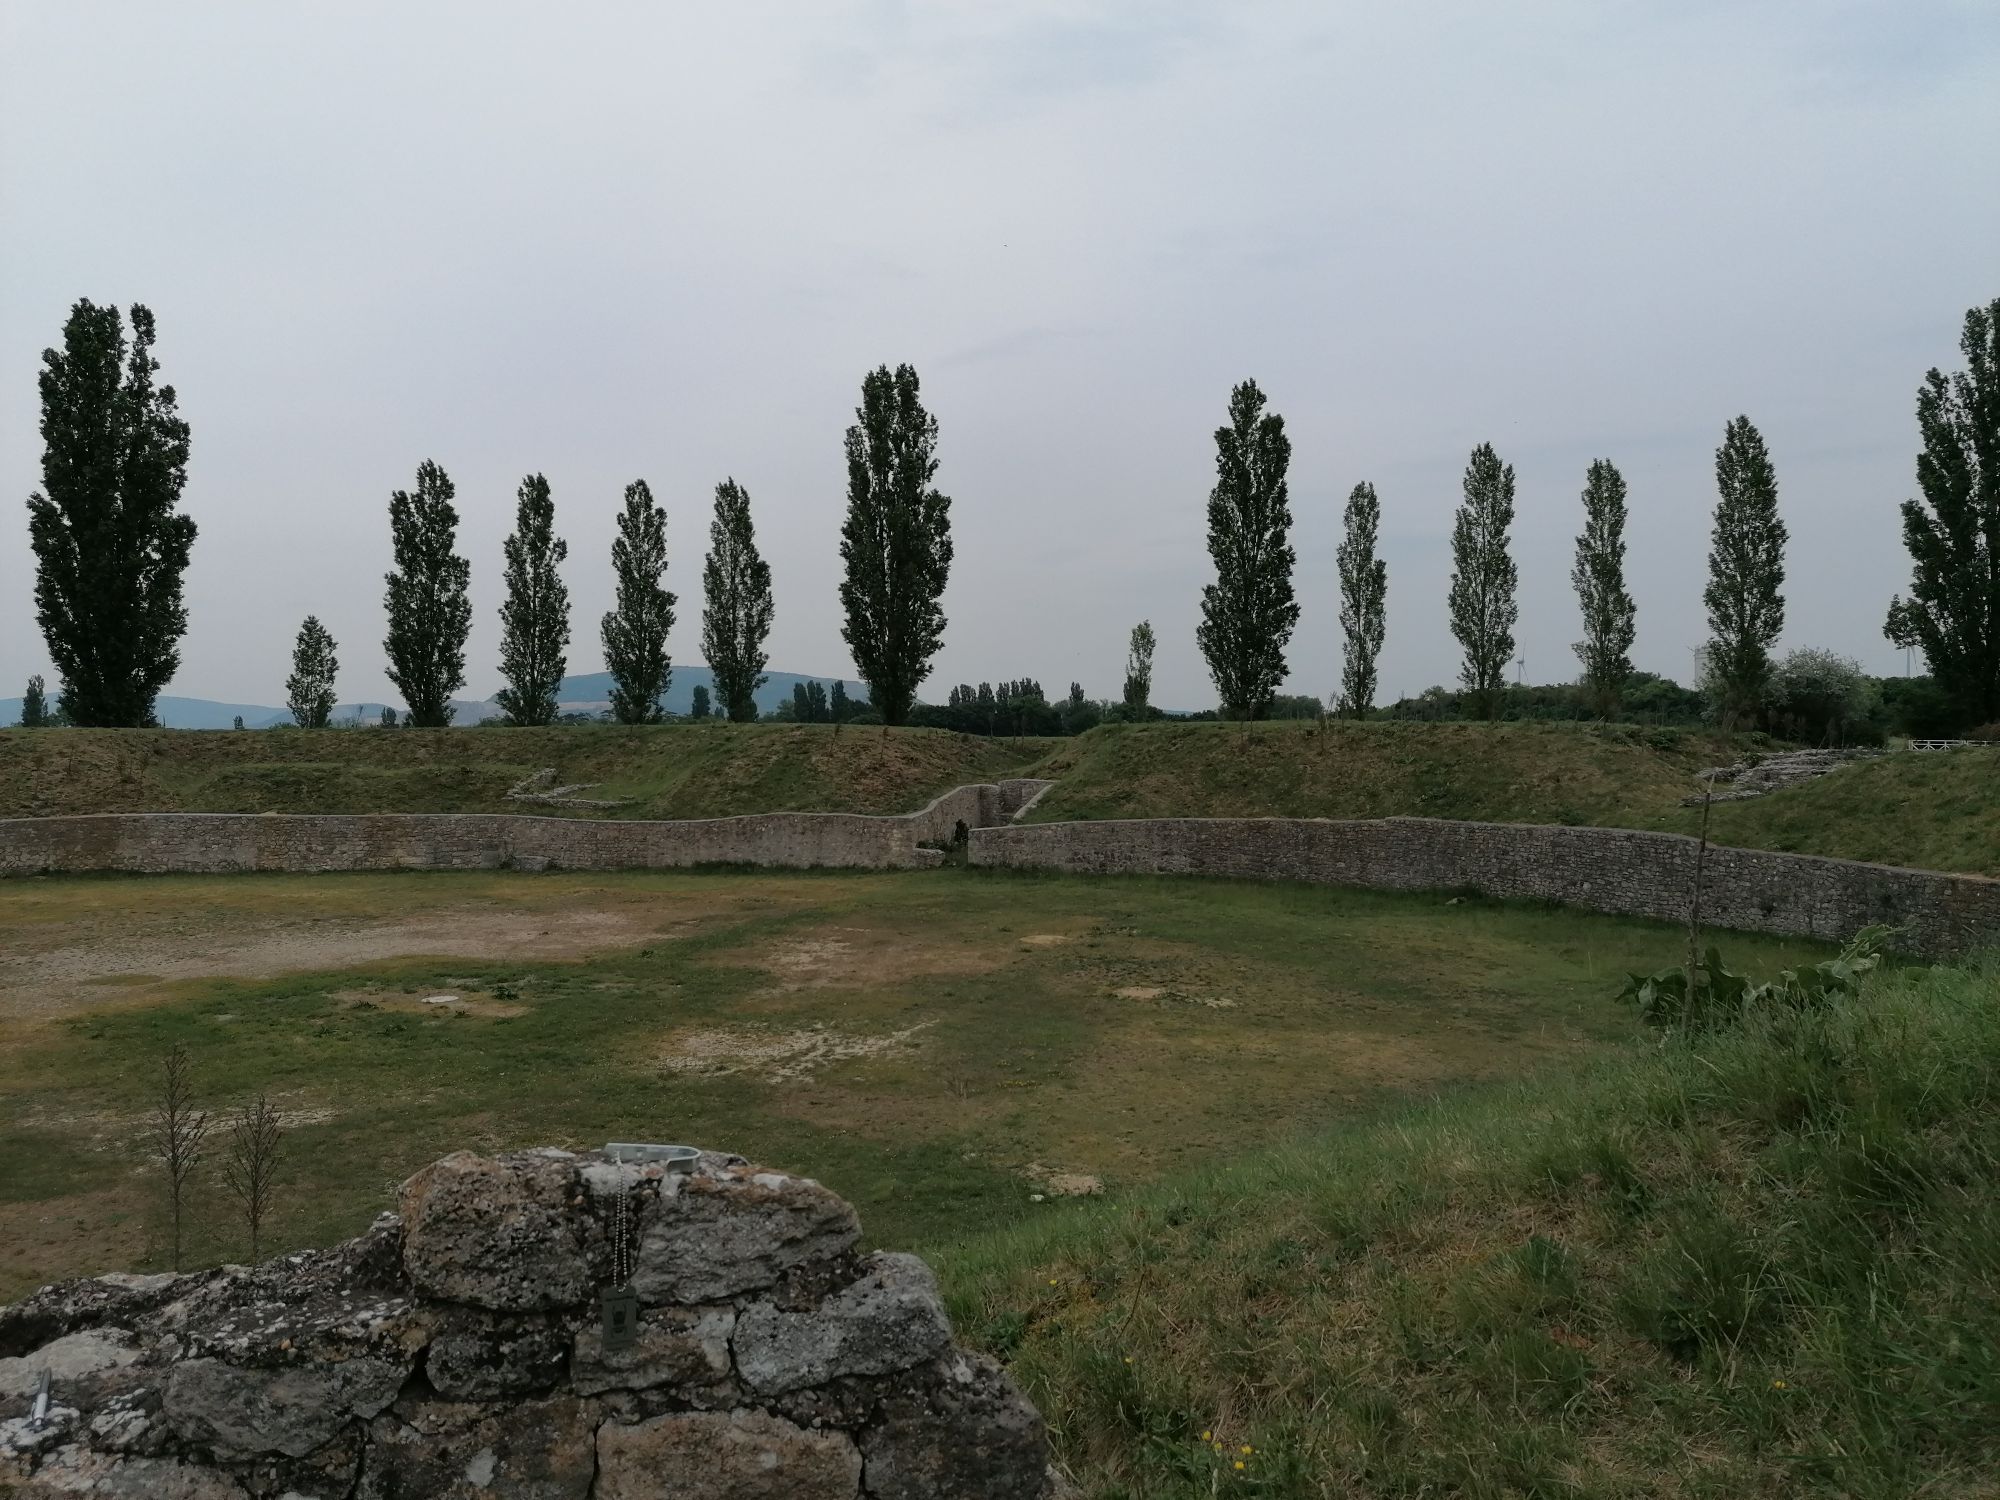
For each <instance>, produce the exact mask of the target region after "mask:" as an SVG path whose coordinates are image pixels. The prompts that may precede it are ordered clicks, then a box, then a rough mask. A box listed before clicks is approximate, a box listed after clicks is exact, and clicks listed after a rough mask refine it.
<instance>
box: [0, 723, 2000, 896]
mask: <svg viewBox="0 0 2000 1500" xmlns="http://www.w3.org/2000/svg"><path fill="white" fill-rule="evenodd" d="M1758 748H1759V746H1758V745H1757V744H1756V743H1754V742H1752V741H1750V740H1747V739H1736V740H1731V739H1728V738H1725V737H1723V736H1720V735H1715V734H1702V733H1692V732H1689V731H1683V730H1675V729H1645V728H1638V727H1634V726H1631V725H1571V724H1494V725H1487V724H1404V723H1373V724H1352V723H1347V722H1344V721H1336V722H1334V723H1332V724H1330V725H1328V726H1327V727H1326V728H1324V729H1322V728H1321V727H1320V726H1318V725H1316V724H1303V723H1297V722H1288V723H1276V724H1259V725H1254V726H1249V727H1245V726H1242V725H1227V724H1152V725H1143V726H1140V725H1114V726H1108V727H1106V728H1103V729H1099V730H1094V731H1092V732H1091V733H1090V734H1087V735H1083V736H1080V737H1079V738H1077V739H1074V740H988V739H981V738H976V737H972V736H966V735H958V734H951V733H946V732H943V731H938V730H921V729H899V730H891V731H889V732H888V733H886V734H885V733H884V732H883V731H882V730H881V729H879V728H868V729H853V728H849V729H844V730H842V731H841V732H840V733H838V734H836V733H834V731H833V730H832V729H831V728H829V727H827V726H822V725H811V726H803V725H784V724H760V725H750V726H745V727H741V728H736V727H726V726H723V725H720V724H714V725H708V726H694V725H663V726H659V727H655V728H643V729H625V728H617V727H613V726H590V727H575V728H568V727H566V728H560V729H452V730H430V731H426V730H396V731H394V732H390V733H384V732H381V731H379V730H351V731H340V732H333V733H316V734H301V733H297V732H284V731H268V730H267V731H257V732H251V733H244V734H228V733H190V732H180V733H174V732H162V731H148V730H65V731H62V732H59V733H54V734H51V733H48V732H44V731H34V732H27V731H17V732H0V817H23V816H42V815H49V814H56V813H74V812H171V811H188V812H505V811H517V812H518V811H524V810H526V811H535V812H544V813H555V814H565V813H566V814H568V815H571V816H585V817H589V816H595V817H633V818H704V817H723V816H728V815H730V814H734V813H751V812H772V811H780V810H787V809H801V810H817V811H823V812H907V811H910V810H912V809H914V808H917V807H920V806H922V805H923V804H924V803H925V802H926V801H928V800H929V799H930V798H932V797H934V796H936V795H937V794H938V793H939V792H941V791H945V790H947V789H949V788H951V787H953V786H957V785H960V784H962V783H965V782H968V781H986V780H993V779H996V778H999V777H1003V776H1009V775H1019V774H1024V773H1029V774H1035V775H1042V776H1050V777H1054V778H1056V779H1057V780H1058V781H1059V782H1060V785H1058V786H1057V787H1056V789H1055V790H1054V791H1052V792H1051V793H1050V794H1049V795H1048V796H1047V797H1046V798H1044V799H1043V801H1042V803H1041V804H1040V806H1039V807H1038V808H1037V810H1036V813H1035V817H1036V819H1037V820H1038V821H1053V820H1058V819H1069V818H1139V817H1267V816H1268V817H1324V818H1377V817H1394V816H1403V817H1431V818H1470V819H1480V820H1490V821H1494V822H1512V823H1568V824H1580V825H1598V826H1604V827H1614V828H1644V829H1659V830H1666V831H1669V832H1676V833H1692V832H1694V831H1695V829H1696V827H1697V826H1698V823H1699V813H1698V811H1696V810H1694V809H1691V808H1686V807H1683V806H1681V799H1682V798H1683V797H1685V796H1687V795H1688V794H1689V793H1690V792H1691V791H1693V790H1694V789H1695V788H1696V782H1695V779H1694V778H1695V774H1696V773H1697V772H1699V771H1701V770H1703V769H1705V768H1707V767H1709V766H1714V765H1719V764H1725V763H1728V762H1731V761H1734V760H1736V759H1737V758H1738V757H1739V756H1741V755H1743V754H1745V753H1756V751H1757V750H1758ZM1765 748H1768V747H1765ZM544 767H548V768H552V769H553V770H554V771H555V772H556V777H557V779H558V780H559V781H561V782H565V783H569V782H596V783H599V784H600V788H599V790H597V791H594V792H589V793H585V794H584V795H586V796H589V797H601V798H607V799H620V800H622V802H623V805H622V806H620V807H617V808H613V809H609V810H591V809H560V808H547V807H540V806H536V805H533V804H523V803H519V802H510V801H508V800H507V795H506V794H507V790H508V788H510V787H512V786H514V785H515V784H516V783H517V782H519V781H520V780H521V779H522V778H523V777H525V776H528V775H531V774H532V773H534V772H535V771H538V770H540V769H542V768H544ZM1711 832H1712V836H1713V837H1714V838H1715V839H1716V840H1717V841H1718V842H1721V843H1725V844H1737V845H1741V846H1745V847H1749V848H1762V849H1784V850H1793V851H1797V852H1800V853H1807V854H1826V855H1834V856H1838V857H1841V858H1846V859H1866V860H1879V861H1882V862H1884V863H1888V864H1902V865H1913V866H1918V867H1922V868H1928V869H1937V870H1963V871H1971V872H1974V873H1979V874H1994V875H2000V751H1989V750H1966V751H1954V752H1950V753H1947V754H1925V755H1912V754H1892V755H1887V756H1884V757H1882V758H1880V759H1878V760H1873V761H1868V762H1864V763H1862V764H1859V765H1854V766H1849V767H1846V768H1844V769H1842V770H1839V771H1836V772H1835V773H1834V774H1833V775H1831V776H1828V777H1824V778H1822V779H1820V780H1818V781H1814V782H1810V783H1807V784H1806V785H1803V786H1800V787H1795V788H1792V789H1790V790H1788V791H1784V792H1780V793H1777V794H1775V795H1773V796H1770V797H1765V798H1760V799H1758V800H1756V801H1752V802H1743V803H1722V804H1719V805H1718V806H1717V807H1716V808H1715V810H1714V822H1713V827H1712V830H1711Z"/></svg>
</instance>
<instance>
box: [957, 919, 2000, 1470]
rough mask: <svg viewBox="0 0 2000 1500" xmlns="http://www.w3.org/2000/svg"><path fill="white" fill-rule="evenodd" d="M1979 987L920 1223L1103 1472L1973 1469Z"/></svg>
mask: <svg viewBox="0 0 2000 1500" xmlns="http://www.w3.org/2000/svg"><path fill="white" fill-rule="evenodd" d="M1996 998H2000V957H1996V956H1989V957H1988V958H1987V959H1986V960H1985V961H1983V962H1977V961H1975V962H1974V963H1973V964H1971V965H1970V966H1968V967H1965V968H1960V969H1939V970H1926V969H1909V970H1904V971H1901V972H1897V973H1885V974H1881V975H1878V976H1876V977H1874V978H1873V979H1871V980H1870V981H1869V982H1868V983H1867V984H1866V985H1865V988H1864V989H1863V991H1862V993H1861V994H1860V995H1859V996H1858V997H1855V998H1853V999H1851V1000H1847V1001H1843V1002H1840V1003H1838V1004H1837V1005H1835V1006H1834V1007H1833V1008H1831V1009H1830V1010H1828V1011H1825V1012H1822V1013H1819V1014H1813V1015H1805V1016H1795V1015H1779V1016H1763V1017H1755V1018H1753V1019H1752V1020H1751V1022H1750V1023H1749V1024H1747V1025H1746V1026H1745V1027H1743V1028H1742V1029H1741V1030H1738V1031H1734V1032H1730V1033H1726V1034H1723V1035H1719V1036H1711V1037H1708V1038H1706V1039H1702V1040H1699V1041H1688V1040H1685V1039H1682V1040H1675V1041H1669V1042H1668V1043H1666V1044H1665V1045H1662V1044H1660V1043H1658V1042H1651V1043H1649V1044H1648V1045H1646V1046H1644V1047H1639V1048H1625V1049H1619V1050H1617V1051H1614V1052H1610V1053H1606V1054H1600V1055H1598V1056H1596V1057H1593V1058H1590V1059H1588V1060H1586V1061H1583V1062H1579V1063H1577V1064H1575V1065H1572V1066H1569V1067H1567V1068H1565V1067H1560V1066H1557V1067H1551V1068H1548V1069H1545V1070H1544V1071H1542V1072H1540V1073H1538V1074H1536V1075H1535V1076H1534V1077H1532V1078H1529V1079H1525V1080H1523V1081H1521V1082H1518V1083H1514V1084H1507V1085H1497V1086H1488V1087H1483V1088H1472V1089H1468V1090H1460V1091H1456V1092H1455V1093H1452V1094H1450V1095H1447V1096H1446V1097H1444V1098H1443V1099H1441V1100H1439V1101H1437V1102H1434V1103H1430V1104H1424V1105H1419V1106H1416V1107H1413V1108H1411V1109H1408V1110H1404V1111H1401V1112H1399V1113H1397V1114H1396V1115H1395V1116H1393V1117H1392V1118H1390V1119H1387V1120H1384V1121H1379V1122H1371V1123H1367V1124H1362V1125H1356V1126H1343V1127H1338V1128H1335V1129H1333V1130H1331V1131H1329V1132H1327V1133H1325V1134H1323V1135H1321V1136H1320V1137H1319V1138H1318V1139H1316V1140H1312V1141H1308V1142H1300V1143H1293V1144H1290V1145H1287V1146H1284V1147H1279V1148H1274V1149H1271V1150H1266V1151H1257V1152H1251V1153H1248V1154H1245V1155H1241V1156H1232V1157H1229V1158H1227V1159H1224V1160H1221V1161H1218V1162H1216V1163H1214V1164H1213V1165H1211V1166H1210V1167H1209V1168H1208V1169H1206V1170H1203V1171H1199V1172H1188V1173H1182V1174H1179V1175H1176V1176H1175V1177H1173V1178H1172V1179H1170V1180H1168V1181H1165V1182H1162V1183H1159V1184H1156V1185H1154V1186H1152V1187H1150V1188H1146V1189H1142V1190H1139V1191H1136V1192H1133V1193H1130V1194H1128V1195H1126V1196H1124V1197H1123V1198H1121V1199H1118V1200H1116V1201H1113V1202H1108V1203H1103V1204H1092V1205H1089V1206H1087V1207H1083V1208H1079V1209H1077V1210H1076V1211H1075V1212H1073V1213H1070V1214H1066V1215H1064V1216H1061V1217H1053V1216H1051V1217H1045V1218H1039V1219H1033V1220H1029V1221H1027V1222H1024V1223H1021V1224H1018V1225H1016V1226H1014V1227H1012V1228H1010V1229H1007V1230H1002V1231H998V1232H995V1233H993V1234H991V1235H988V1236H986V1237H983V1238H980V1239H976V1240H972V1241H969V1242H965V1243H962V1244H959V1245H955V1246H950V1247H946V1248H945V1250H944V1251H943V1253H942V1254H941V1255H939V1256H938V1257H937V1259H938V1262H939V1265H940V1267H941V1270H942V1274H943V1277H944V1280H945V1283H946V1286H947V1289H948V1294H949V1300H950V1302H951V1306H952V1310H953V1316H954V1318H955V1320H956V1322H957V1324H958V1326H959V1328H960V1329H961V1331H962V1332H964V1333H968V1334H970V1335H971V1336H972V1337H974V1338H975V1339H976V1340H978V1341H979V1342H981V1343H983V1344H984V1345H986V1346H987V1347H988V1348H990V1349H993V1350H996V1351H999V1352H1001V1353H1003V1354H1004V1355H1005V1356H1006V1357H1007V1358H1008V1360H1009V1361H1010V1362H1011V1364H1012V1367H1013V1370H1014V1373H1015V1375H1016V1376H1017V1378H1019V1379H1021V1380H1022V1381H1023V1383H1024V1384H1025V1386H1026V1387H1027V1389H1028V1391H1029V1393H1030V1394H1031V1395H1032V1396H1033V1397H1034V1398H1035V1400H1036V1401H1037V1402H1038V1403H1039V1404H1040V1406H1041V1408H1042V1410H1043V1411H1044V1412H1046V1413H1048V1414H1049V1415H1050V1418H1051V1422H1052V1425H1053V1428H1054V1431H1055V1433H1056V1438H1057V1444H1058V1448H1059V1451H1060V1453H1061V1456H1062V1461H1063V1465H1064V1467H1065V1468H1066V1469H1068V1470H1069V1472H1070V1473H1071V1474H1072V1475H1074V1476H1075V1477H1076V1479H1077V1480H1078V1481H1079V1482H1080V1485H1081V1487H1082V1489H1083V1492H1084V1493H1086V1494H1089V1495H1092V1496H1097V1497H1101V1500H1136V1497H1140V1496H1144V1497H1147V1500H1196V1497H1212V1496H1245V1497H1248V1496H1272V1495H1276V1496H1287V1497H1308V1496H1310V1497H1326V1500H1333V1497H1354V1496H1366V1497H1391V1496H1396V1497H1409V1496H1431V1495H1440V1496H1442V1495H1453V1496H1475V1497H1492V1500H1501V1497H1515V1496H1563V1497H1574V1500H1626V1497H1640V1496H1649V1497H1651V1496H1671V1497H1687V1500H1740V1497H1744V1496H1772V1497H1778V1496H1802V1495H1812V1496H1825V1497H1839V1500H1892V1497H1893V1500H1904V1497H1909V1496H1936V1497H1945V1496H1950V1497H1972V1496H1990V1495H1992V1494H1994V1493H1995V1492H1996V1490H1995V1476H1996V1475H2000V1352H1996V1351H2000V1194H1996V1193H1995V1191H1994V1182H1995V1180H1996V1176H2000V1091H1996V1089H1995V1088H1994V1079H1995V1077H1996V1076H2000V1006H1996V1004H1995V1000H1996Z"/></svg>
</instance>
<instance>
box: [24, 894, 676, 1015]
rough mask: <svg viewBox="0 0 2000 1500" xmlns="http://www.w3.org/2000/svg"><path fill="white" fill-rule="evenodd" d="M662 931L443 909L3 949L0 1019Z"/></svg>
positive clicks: (251, 921)
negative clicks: (166, 989) (196, 986)
mask: <svg viewBox="0 0 2000 1500" xmlns="http://www.w3.org/2000/svg"><path fill="white" fill-rule="evenodd" d="M660 937H661V932H660V922H659V919H658V917H657V916H656V915H653V914H649V913H647V912H645V911H643V910H630V911H624V910H612V911H551V912H532V911H530V912H522V911H510V910H494V909H491V908H485V907H470V908H450V907H446V908H441V909H436V910H432V911H427V912H423V913H421V914H418V915H413V916H407V917H385V918H381V919H375V920H369V919H354V918H346V917H343V918H336V919H329V920H312V919H299V918H275V919H274V918H271V917H268V916H263V917H259V916H243V917H235V918H232V919H231V920H229V921H227V922H212V923H204V924H202V925H201V926H199V927H197V928H195V929H193V930H180V931H169V932H152V933H146V932H141V933H138V934H135V935H132V936H128V937H117V936H107V937H106V938H103V939H101V940H95V941H89V942H70V943H58V944H56V945H54V946H49V947H44V948H41V949H40V950H39V951H34V952H20V951H12V950H10V949H6V948H0V1019H9V1018H17V1019H25V1018H28V1017H47V1016H57V1015H64V1014H67V1013H70V1012H73V1011H79V1010H88V1009H91V1008H94V1007H96V1006H102V1005H113V1004H125V1003H129V1002H132V1001H135V1000H141V999H144V998H146V992H147V991H148V990H151V989H154V988H156V987H159V986H163V985H167V984H171V983H173V982H175V981H177V980H183V979H205V978H210V977H216V978H233V979H264V978H269V977H272V976H274V975H278V974H290V973H300V972H305V971H310V970H315V969H349V968H356V967H359V966H361V965H364V964H370V963H376V962H379V961H381V960H384V959H398V958H433V957H435V958H476V959H488V960H490V959H496V958H521V959H551V958H579V957H583V956H585V955H588V954H591V953H600V952H603V951H604V950H606V949H612V948H625V947H634V946H637V945H639V944H641V943H646V942H656V941H659V940H660Z"/></svg>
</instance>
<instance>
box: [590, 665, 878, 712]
mask: <svg viewBox="0 0 2000 1500" xmlns="http://www.w3.org/2000/svg"><path fill="white" fill-rule="evenodd" d="M801 682H816V683H818V684H819V685H820V686H821V687H823V688H825V689H826V690H827V692H829V693H831V692H832V691H833V684H834V679H833V678H831V677H805V676H801V675H799V674H798V673H796V672H772V673H769V674H767V678H766V681H765V683H764V685H763V686H762V687H761V688H759V689H757V693H756V699H757V711H758V712H759V713H769V712H770V711H771V710H772V709H774V708H776V707H777V706H778V705H779V704H780V703H789V702H790V701H791V698H792V689H793V687H794V686H796V685H797V684H798V683H801ZM697 687H705V688H707V689H708V693H709V698H710V700H711V701H713V699H714V697H715V674H714V673H713V672H711V671H709V670H708V668H707V667H705V666H702V665H701V664H700V663H698V662H690V663H688V664H686V665H684V666H683V665H681V664H679V663H676V664H675V666H674V675H673V680H672V681H670V682H669V683H668V684H667V691H666V694H665V695H664V696H663V697H662V698H661V699H660V707H662V708H663V709H665V710H666V711H667V712H668V713H670V714H684V713H689V712H692V711H693V708H694V690H695V689H696V688H697ZM847 695H848V697H850V698H866V697H867V696H868V689H867V688H865V687H863V686H862V685H861V684H860V683H858V682H849V683H848V684H847ZM558 696H559V697H560V698H561V700H562V703H563V706H564V707H565V708H569V707H575V708H601V707H603V706H604V705H606V704H608V703H609V702H610V701H611V674H610V673H609V672H582V673H571V674H570V675H569V676H568V677H565V678H564V679H563V682H562V687H561V688H560V689H559V690H558Z"/></svg>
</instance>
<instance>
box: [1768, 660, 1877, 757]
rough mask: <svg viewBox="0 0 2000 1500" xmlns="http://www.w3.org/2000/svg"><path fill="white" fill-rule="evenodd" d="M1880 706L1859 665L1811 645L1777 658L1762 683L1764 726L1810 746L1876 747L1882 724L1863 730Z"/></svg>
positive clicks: (1872, 683)
mask: <svg viewBox="0 0 2000 1500" xmlns="http://www.w3.org/2000/svg"><path fill="white" fill-rule="evenodd" d="M1880 707H1881V694H1880V693H1879V692H1878V691H1877V690H1876V687H1875V682H1874V679H1873V678H1871V677H1869V676H1868V675H1867V674H1866V673H1864V672H1863V671H1862V670H1861V663H1859V662H1857V661H1854V660H1853V659H1852V658H1850V657H1845V656H1841V655H1839V654H1837V653H1835V652H1832V651H1819V650H1815V649H1814V648H1812V647H1810V646H1807V647H1801V648H1800V649H1799V650H1797V651H1793V652H1791V653H1789V654H1787V655H1786V656H1784V657H1783V658H1781V659H1780V660H1779V661H1778V662H1777V664H1776V665H1774V666H1773V667H1772V668H1771V675H1770V678H1769V679H1768V680H1767V681H1766V682H1765V684H1764V722H1765V725H1766V727H1767V728H1769V729H1770V731H1771V732H1772V733H1773V734H1776V735H1781V736H1783V737H1785V738H1786V739H1793V740H1801V741H1804V742H1806V743H1808V744H1815V745H1847V744H1863V743H1874V744H1878V745H1879V744H1880V743H1881V742H1882V738H1883V732H1882V729H1881V727H1880V725H1879V724H1877V725H1875V726H1874V727H1873V728H1872V729H1871V728H1869V727H1867V726H1868V724H1869V721H1870V719H1871V718H1873V717H1875V716H1876V715H1877V714H1878V713H1879V710H1880ZM1857 736H1860V738H1857ZM1870 736H1872V739H1871V738H1870Z"/></svg>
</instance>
